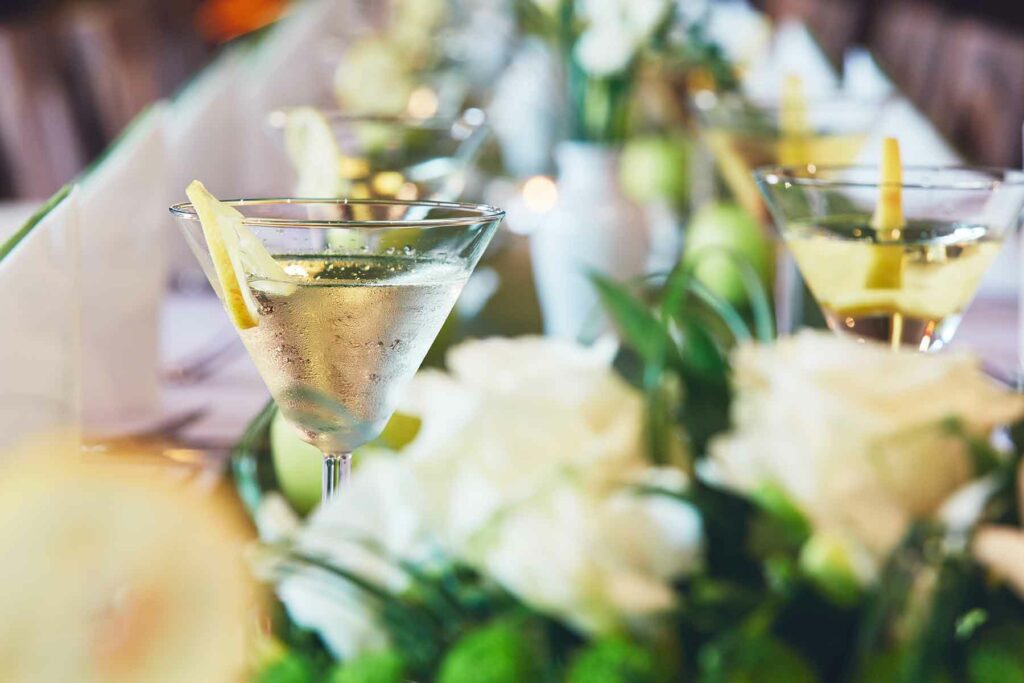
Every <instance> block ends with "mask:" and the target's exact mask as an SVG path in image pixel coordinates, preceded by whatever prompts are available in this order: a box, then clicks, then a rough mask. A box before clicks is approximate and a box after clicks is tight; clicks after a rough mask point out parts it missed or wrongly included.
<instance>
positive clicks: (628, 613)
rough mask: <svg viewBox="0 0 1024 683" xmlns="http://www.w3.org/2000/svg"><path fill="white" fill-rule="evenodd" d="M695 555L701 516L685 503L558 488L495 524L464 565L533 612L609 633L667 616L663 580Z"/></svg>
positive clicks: (669, 595) (668, 597) (687, 566)
mask: <svg viewBox="0 0 1024 683" xmlns="http://www.w3.org/2000/svg"><path fill="white" fill-rule="evenodd" d="M700 551H701V523H700V518H699V516H698V515H697V513H696V511H695V510H694V509H693V508H692V507H690V506H689V505H687V504H684V503H681V502H679V501H677V500H672V499H669V498H666V497H664V496H659V495H644V494H638V493H636V492H634V491H631V490H628V489H623V490H620V491H617V492H614V493H612V494H609V495H594V494H592V493H591V492H588V491H587V490H586V489H583V488H580V487H576V486H571V485H564V486H560V487H558V488H556V489H554V490H553V491H551V492H550V493H548V494H546V495H544V496H542V497H540V498H538V499H536V500H533V501H531V502H530V503H529V504H528V505H522V506H520V507H517V508H515V509H514V510H512V511H510V512H509V513H508V514H507V515H505V516H503V517H502V518H501V519H500V520H498V521H497V522H496V523H495V524H494V526H493V527H492V528H491V529H490V530H489V531H488V534H487V535H486V536H484V537H481V538H479V539H478V540H477V543H476V544H475V545H474V547H473V548H472V549H471V551H470V555H469V557H467V558H466V559H467V560H469V561H470V562H471V563H472V564H475V565H476V566H478V567H480V568H481V569H483V570H484V571H485V572H486V573H487V574H488V575H489V576H492V577H493V578H494V579H496V580H497V581H498V582H499V583H501V584H502V585H503V586H504V587H505V588H506V589H508V590H509V591H511V592H512V593H514V594H516V595H518V596H519V597H520V598H521V599H523V600H524V601H525V602H527V603H528V604H530V605H532V606H534V607H536V608H537V609H540V610H543V611H546V612H548V613H551V614H555V615H558V616H560V617H562V618H564V619H566V620H567V621H568V622H569V623H571V624H573V625H574V626H576V627H577V628H579V629H580V630H582V631H585V632H588V633H607V632H612V631H614V630H616V629H618V628H620V627H621V626H622V625H623V624H628V625H631V626H633V627H635V628H638V627H642V626H644V625H645V624H646V623H647V622H648V621H649V620H650V619H652V618H656V617H657V616H659V615H661V614H663V613H665V612H667V611H669V610H671V609H672V608H673V607H674V606H675V604H676V602H675V600H676V597H675V593H674V592H673V590H672V586H671V581H672V580H673V579H676V578H679V577H681V576H683V575H685V574H686V573H688V572H690V571H692V570H693V569H694V568H695V567H697V566H698V564H699V559H700Z"/></svg>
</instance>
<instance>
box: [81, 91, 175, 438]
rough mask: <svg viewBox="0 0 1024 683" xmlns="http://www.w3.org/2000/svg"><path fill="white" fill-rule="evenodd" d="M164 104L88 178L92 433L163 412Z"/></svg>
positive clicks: (84, 202)
mask: <svg viewBox="0 0 1024 683" xmlns="http://www.w3.org/2000/svg"><path fill="white" fill-rule="evenodd" d="M165 113H166V106H165V105H164V104H157V105H155V106H153V107H151V108H150V109H149V110H148V111H147V112H145V113H144V114H142V115H141V116H140V117H139V118H138V119H137V120H136V121H135V122H134V123H133V124H132V126H131V127H130V128H129V130H128V131H127V132H126V133H125V135H124V136H123V137H122V138H121V140H120V141H119V142H118V143H117V144H116V145H115V146H114V147H113V148H112V149H111V150H110V151H109V152H108V153H107V155H106V157H104V159H103V160H102V161H101V162H100V163H99V165H98V166H96V167H95V168H93V169H92V170H91V171H90V172H89V173H88V174H87V175H86V176H85V177H84V179H83V180H82V181H81V188H80V196H79V206H80V209H79V220H80V230H81V240H80V243H81V260H80V264H81V265H80V290H81V301H82V304H81V326H82V411H83V423H84V424H83V426H84V428H85V430H86V431H87V432H92V433H104V434H105V433H111V432H120V431H123V430H135V429H139V428H141V427H144V426H146V425H147V423H149V422H150V421H152V420H153V419H155V418H156V417H158V415H159V411H160V383H159V321H160V307H161V300H162V296H163V290H164V280H165V267H164V258H163V255H164V245H165V244H166V231H168V230H171V229H173V228H172V227H171V220H170V217H169V215H168V213H167V206H168V204H169V203H170V197H169V196H168V173H167V169H168V161H167V157H168V155H167V151H166V145H165V140H164V121H165Z"/></svg>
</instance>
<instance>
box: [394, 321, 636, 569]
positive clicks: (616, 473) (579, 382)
mask: <svg viewBox="0 0 1024 683" xmlns="http://www.w3.org/2000/svg"><path fill="white" fill-rule="evenodd" d="M610 351H611V349H608V348H595V349H586V348H584V347H581V346H577V345H574V344H570V343H566V342H560V341H555V340H548V339H544V338H540V337H537V338H530V337H527V338H520V339H515V340H510V339H489V340H484V341H474V342H467V343H465V344H462V345H460V346H459V347H457V348H456V349H454V350H453V351H452V352H451V353H450V354H449V356H448V366H449V367H450V368H451V374H446V373H441V372H438V371H424V372H421V373H420V374H419V375H418V376H417V377H416V379H415V380H414V381H413V383H412V385H411V386H410V388H409V391H408V392H407V394H406V397H407V400H406V402H405V403H404V405H403V407H402V411H403V412H406V413H409V414H413V415H417V416H419V417H420V419H421V420H422V426H421V428H420V432H419V434H417V437H416V439H415V440H414V441H413V442H412V443H411V444H409V445H408V446H407V447H406V448H405V450H404V455H405V457H407V458H409V459H410V460H412V461H413V463H414V468H415V470H416V475H415V476H416V480H417V481H418V482H419V483H420V492H421V495H422V496H423V498H424V502H425V510H426V514H427V515H428V516H429V519H428V523H429V524H430V526H431V528H433V529H437V530H439V532H440V533H441V535H442V539H443V540H444V542H445V544H446V545H447V546H448V547H449V548H450V549H451V550H452V551H453V552H458V551H459V550H460V549H462V548H463V547H464V546H465V545H466V544H467V543H469V542H470V540H471V539H472V537H473V536H474V534H477V533H479V532H480V531H481V530H483V529H484V528H486V527H487V525H488V524H489V523H490V521H491V520H492V519H493V518H494V517H496V516H497V515H499V514H501V513H502V512H503V511H504V510H505V509H506V508H508V507H510V506H512V505H517V504H520V503H522V502H524V501H526V500H528V499H529V498H531V497H533V496H536V495H537V494H538V493H539V492H542V491H543V489H544V488H545V487H547V486H551V485H553V483H554V482H557V481H558V480H560V479H563V478H577V479H580V480H581V481H583V482H585V483H586V484H587V485H589V486H594V487H597V488H600V487H607V486H610V485H611V484H612V483H613V482H614V481H616V480H617V479H618V478H621V477H625V476H628V475H629V472H630V471H631V470H633V469H636V468H644V467H646V466H647V464H648V463H647V460H646V454H645V450H644V442H643V426H644V403H643V399H642V397H641V395H640V393H639V392H638V391H637V390H635V389H633V388H632V387H630V386H629V385H628V384H626V382H625V381H624V380H623V379H622V378H621V377H619V376H618V375H617V374H616V373H615V371H614V370H613V369H612V367H611V353H610Z"/></svg>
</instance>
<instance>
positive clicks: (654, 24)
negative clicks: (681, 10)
mask: <svg viewBox="0 0 1024 683" xmlns="http://www.w3.org/2000/svg"><path fill="white" fill-rule="evenodd" d="M671 6H672V5H671V3H670V2H668V0H629V1H628V2H626V3H624V7H623V9H625V15H626V23H627V24H628V25H629V27H630V29H631V30H632V33H633V35H634V36H635V37H636V40H637V41H638V42H639V41H646V40H647V39H648V38H650V37H651V36H652V35H653V34H654V31H655V29H657V28H658V26H660V25H661V23H662V22H663V21H664V20H665V15H666V14H668V11H669V9H670V7H671Z"/></svg>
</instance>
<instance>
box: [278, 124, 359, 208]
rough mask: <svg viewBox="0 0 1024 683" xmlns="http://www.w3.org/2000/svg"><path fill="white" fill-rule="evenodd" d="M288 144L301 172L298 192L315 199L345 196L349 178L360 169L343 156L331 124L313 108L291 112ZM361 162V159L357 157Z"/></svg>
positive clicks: (289, 151)
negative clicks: (353, 166)
mask: <svg viewBox="0 0 1024 683" xmlns="http://www.w3.org/2000/svg"><path fill="white" fill-rule="evenodd" d="M284 140H285V147H286V148H287V149H288V156H289V158H290V159H291V162H292V166H294V167H295V172H296V173H297V174H298V182H296V184H295V194H296V196H299V197H306V198H311V199H334V198H335V197H340V196H342V195H343V194H344V193H345V192H344V191H345V189H346V188H347V186H348V180H347V179H348V178H349V177H351V175H352V173H358V172H359V171H358V169H356V168H351V166H352V164H351V163H350V162H349V161H348V160H346V159H345V157H343V156H342V154H341V150H340V149H339V148H338V142H337V140H336V139H335V137H334V131H333V130H331V124H330V123H329V122H328V121H327V118H326V117H324V115H323V114H321V113H320V112H319V111H317V110H316V109H314V108H312V107H298V108H296V109H292V110H289V111H288V118H287V120H286V123H285V129H284ZM354 161H357V162H358V161H361V160H354Z"/></svg>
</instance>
